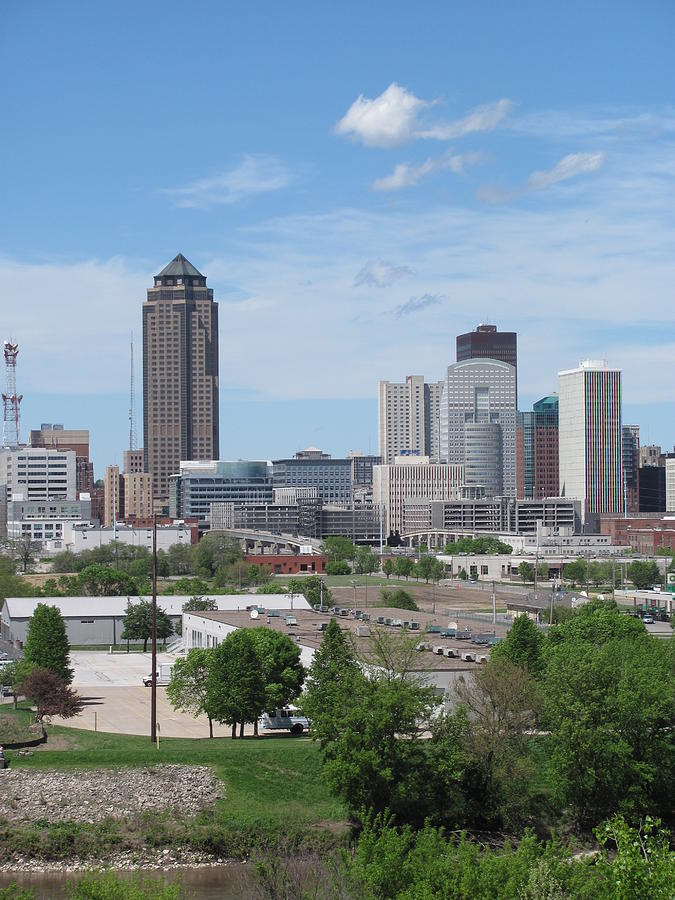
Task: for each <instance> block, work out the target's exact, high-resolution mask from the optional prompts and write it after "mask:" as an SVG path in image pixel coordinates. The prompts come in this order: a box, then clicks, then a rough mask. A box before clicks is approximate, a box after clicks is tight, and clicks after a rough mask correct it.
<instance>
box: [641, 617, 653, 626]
mask: <svg viewBox="0 0 675 900" xmlns="http://www.w3.org/2000/svg"><path fill="white" fill-rule="evenodd" d="M642 621H643V623H644V624H645V625H653V624H654V616H650V615H646V616H643V617H642Z"/></svg>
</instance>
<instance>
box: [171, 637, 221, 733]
mask: <svg viewBox="0 0 675 900" xmlns="http://www.w3.org/2000/svg"><path fill="white" fill-rule="evenodd" d="M212 655H213V648H211V647H193V648H192V649H191V650H188V653H187V656H186V657H185V659H177V660H176V662H175V663H174V664H173V667H172V669H171V680H170V681H169V684H168V685H167V688H166V696H167V697H168V698H169V702H170V703H171V705H172V706H173V708H174V709H181V710H183V711H184V712H190V713H192V714H193V716H195V718H196V717H197V716H199V715H201V714H202V713H203V714H204V715H205V716H207V718H208V720H209V737H211V738H212V737H213V716H212V713H211V708H210V707H209V705H208V692H207V682H208V676H209V662H210V660H211V657H212Z"/></svg>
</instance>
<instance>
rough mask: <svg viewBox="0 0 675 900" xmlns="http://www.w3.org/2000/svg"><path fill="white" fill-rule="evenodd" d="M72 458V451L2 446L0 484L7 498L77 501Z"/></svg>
mask: <svg viewBox="0 0 675 900" xmlns="http://www.w3.org/2000/svg"><path fill="white" fill-rule="evenodd" d="M75 457H76V454H75V451H74V450H47V449H45V448H42V447H16V448H12V449H8V448H3V449H2V450H0V484H4V485H7V494H8V499H10V500H11V499H17V500H26V501H30V500H77V487H76V459H75Z"/></svg>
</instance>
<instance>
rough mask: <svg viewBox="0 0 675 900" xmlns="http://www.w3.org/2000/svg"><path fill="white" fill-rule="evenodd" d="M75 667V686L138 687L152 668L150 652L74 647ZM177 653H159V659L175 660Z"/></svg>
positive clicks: (171, 661)
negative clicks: (123, 651)
mask: <svg viewBox="0 0 675 900" xmlns="http://www.w3.org/2000/svg"><path fill="white" fill-rule="evenodd" d="M70 660H71V664H72V666H73V668H74V670H75V674H74V677H73V687H75V688H78V690H79V689H80V688H81V687H138V686H139V685H142V679H143V678H144V677H145V676H146V675H149V674H150V672H152V654H150V653H113V654H109V653H105V652H101V651H94V650H89V651H88V650H73V651H71V654H70ZM174 660H175V657H174V656H170V655H169V654H168V653H158V654H157V662H158V663H173V662H174Z"/></svg>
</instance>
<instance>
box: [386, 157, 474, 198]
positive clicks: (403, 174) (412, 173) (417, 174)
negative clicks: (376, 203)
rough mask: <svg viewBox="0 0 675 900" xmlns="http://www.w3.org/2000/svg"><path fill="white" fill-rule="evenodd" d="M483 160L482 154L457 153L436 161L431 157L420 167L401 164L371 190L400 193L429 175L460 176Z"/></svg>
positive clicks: (412, 164)
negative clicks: (446, 170) (450, 174)
mask: <svg viewBox="0 0 675 900" xmlns="http://www.w3.org/2000/svg"><path fill="white" fill-rule="evenodd" d="M481 159H482V154H480V153H464V154H462V153H456V154H454V155H446V156H441V157H438V158H435V159H434V158H432V157H431V156H430V157H429V158H428V159H426V160H425V161H424V162H423V163H421V164H420V165H415V164H414V163H409V162H405V163H399V164H398V165H397V166H395V168H394V171H393V172H392V173H391V175H386V176H385V177H384V178H376V179H375V181H373V183H372V184H371V189H372V190H374V191H400V190H401V189H402V188H407V187H414V186H415V185H416V184H419V182H420V181H421V180H422V179H423V178H425V177H426V176H427V175H432V174H433V173H434V172H439V171H442V170H444V169H449V170H450V171H451V172H454V173H455V174H456V175H460V174H461V173H462V172H464V170H465V169H466V167H467V166H474V165H476V164H477V163H479V162H480V161H481Z"/></svg>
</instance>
